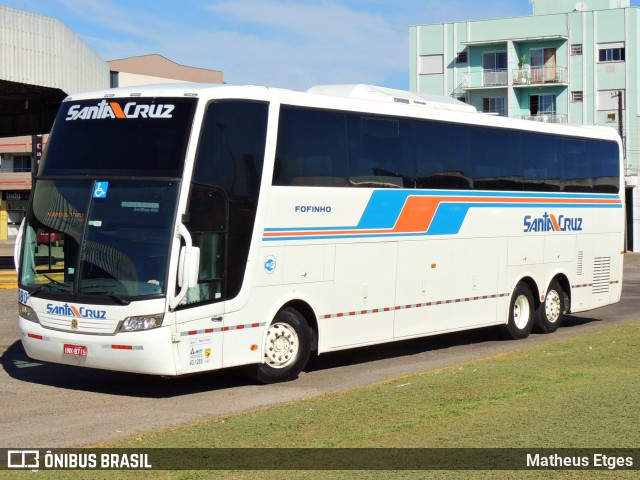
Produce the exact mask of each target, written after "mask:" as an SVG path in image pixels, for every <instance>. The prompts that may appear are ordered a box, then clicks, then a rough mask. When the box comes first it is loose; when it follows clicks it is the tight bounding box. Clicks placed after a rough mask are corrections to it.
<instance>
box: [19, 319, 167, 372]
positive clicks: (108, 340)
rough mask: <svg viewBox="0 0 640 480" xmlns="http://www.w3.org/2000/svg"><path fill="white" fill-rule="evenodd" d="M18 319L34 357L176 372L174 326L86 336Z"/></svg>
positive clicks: (110, 367) (93, 365) (130, 369)
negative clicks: (172, 339) (173, 341)
mask: <svg viewBox="0 0 640 480" xmlns="http://www.w3.org/2000/svg"><path fill="white" fill-rule="evenodd" d="M18 318H19V326H20V337H21V340H22V345H23V346H24V349H25V350H26V352H27V355H28V356H29V357H30V358H32V359H34V360H42V361H45V362H53V363H60V364H64V365H74V366H81V367H90V368H100V369H105V370H116V371H121V372H133V373H145V374H151V375H176V374H177V373H176V368H175V361H174V352H173V344H172V342H171V329H170V328H169V327H160V328H155V329H153V330H146V331H140V332H128V333H118V334H116V335H87V334H77V333H72V332H63V331H58V330H51V329H47V328H43V327H42V325H40V324H39V323H35V322H32V321H29V320H25V319H24V318H22V317H18Z"/></svg>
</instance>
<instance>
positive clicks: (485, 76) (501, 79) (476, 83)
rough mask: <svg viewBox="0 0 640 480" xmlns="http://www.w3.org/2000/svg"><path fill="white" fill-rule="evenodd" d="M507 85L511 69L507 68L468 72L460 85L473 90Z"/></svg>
mask: <svg viewBox="0 0 640 480" xmlns="http://www.w3.org/2000/svg"><path fill="white" fill-rule="evenodd" d="M507 85H509V71H508V70H507V69H506V68H505V69H500V70H482V71H480V72H471V73H466V74H465V76H464V81H463V82H462V85H460V87H462V88H463V89H465V90H471V89H473V88H504V87H506V86H507Z"/></svg>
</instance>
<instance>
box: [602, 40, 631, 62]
mask: <svg viewBox="0 0 640 480" xmlns="http://www.w3.org/2000/svg"><path fill="white" fill-rule="evenodd" d="M624 61H625V52H624V43H609V44H604V45H598V62H600V63H608V62H624Z"/></svg>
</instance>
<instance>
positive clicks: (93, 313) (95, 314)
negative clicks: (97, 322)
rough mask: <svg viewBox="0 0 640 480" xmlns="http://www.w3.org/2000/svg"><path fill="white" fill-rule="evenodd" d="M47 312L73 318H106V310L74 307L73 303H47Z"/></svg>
mask: <svg viewBox="0 0 640 480" xmlns="http://www.w3.org/2000/svg"><path fill="white" fill-rule="evenodd" d="M47 313H48V314H50V315H61V316H63V317H74V318H107V311H106V310H97V309H94V308H87V307H76V306H75V305H69V304H68V303H65V304H64V305H54V304H53V303H47Z"/></svg>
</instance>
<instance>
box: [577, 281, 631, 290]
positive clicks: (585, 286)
mask: <svg viewBox="0 0 640 480" xmlns="http://www.w3.org/2000/svg"><path fill="white" fill-rule="evenodd" d="M618 283H620V281H619V280H612V281H610V282H609V285H616V284H618ZM589 287H593V283H582V284H580V285H571V288H589Z"/></svg>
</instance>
